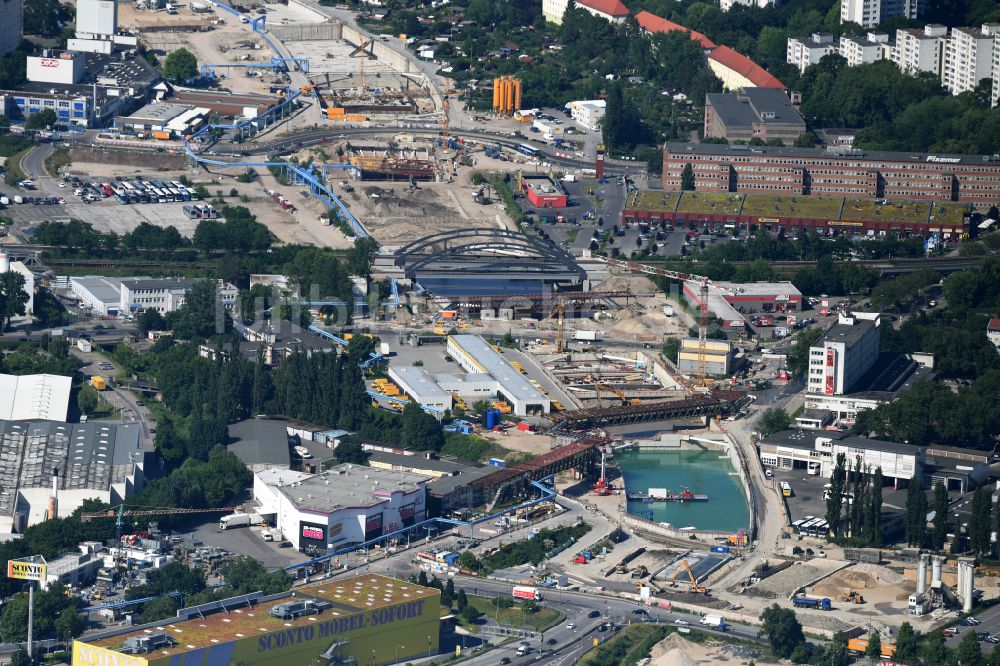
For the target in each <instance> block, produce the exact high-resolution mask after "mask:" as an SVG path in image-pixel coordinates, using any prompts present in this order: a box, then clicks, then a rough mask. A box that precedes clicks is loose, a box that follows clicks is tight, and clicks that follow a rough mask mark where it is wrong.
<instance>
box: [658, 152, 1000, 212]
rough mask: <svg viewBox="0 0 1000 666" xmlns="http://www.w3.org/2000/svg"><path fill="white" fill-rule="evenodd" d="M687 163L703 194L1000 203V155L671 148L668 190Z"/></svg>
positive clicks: (665, 160) (667, 162)
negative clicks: (754, 194) (739, 193)
mask: <svg viewBox="0 0 1000 666" xmlns="http://www.w3.org/2000/svg"><path fill="white" fill-rule="evenodd" d="M687 164H690V165H691V167H692V169H693V170H694V176H695V189H696V190H697V191H698V192H754V193H770V194H777V195H812V196H816V195H821V196H826V197H857V198H868V199H904V200H905V199H912V200H917V201H965V202H970V203H974V204H979V205H987V206H988V205H992V204H996V203H1000V157H997V156H995V155H939V154H926V153H896V152H886V151H860V150H842V151H826V150H821V149H814V148H775V147H772V146H745V145H722V144H705V143H703V144H690V143H668V144H666V145H665V146H664V148H663V189H664V190H668V191H677V190H680V189H681V173H682V171H683V170H684V167H685V165H687ZM797 217H799V216H797ZM801 217H804V216H801ZM933 220H934V218H933V217H931V218H930V220H927V221H928V222H933ZM931 226H934V225H933V224H932V225H931Z"/></svg>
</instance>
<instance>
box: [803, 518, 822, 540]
mask: <svg viewBox="0 0 1000 666" xmlns="http://www.w3.org/2000/svg"><path fill="white" fill-rule="evenodd" d="M821 522H823V519H822V518H813V519H812V520H810V521H809V522H807V523H805V524H803V525H802V526H801V527H799V534H801V535H803V536H810V535H811V534H812V530H813V528H814V527H816V526H817V525H819V524H820V523H821Z"/></svg>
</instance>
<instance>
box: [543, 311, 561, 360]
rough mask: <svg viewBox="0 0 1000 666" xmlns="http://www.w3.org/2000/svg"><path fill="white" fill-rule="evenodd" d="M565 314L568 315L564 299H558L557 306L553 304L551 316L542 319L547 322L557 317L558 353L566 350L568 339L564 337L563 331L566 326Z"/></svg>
mask: <svg viewBox="0 0 1000 666" xmlns="http://www.w3.org/2000/svg"><path fill="white" fill-rule="evenodd" d="M565 316H566V309H565V306H564V304H563V302H562V301H558V302H557V303H556V304H555V306H553V308H552V312H550V313H549V316H548V317H546V318H545V319H543V320H542V321H543V322H545V321H548V320H549V319H552V318H553V317H555V319H556V353H557V354H561V353H563V352H564V351H566V341H565V339H564V338H563V331H564V328H565V326H566V320H565Z"/></svg>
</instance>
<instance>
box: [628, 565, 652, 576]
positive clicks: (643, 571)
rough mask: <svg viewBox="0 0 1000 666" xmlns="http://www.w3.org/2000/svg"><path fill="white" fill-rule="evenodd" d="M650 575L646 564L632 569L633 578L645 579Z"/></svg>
mask: <svg viewBox="0 0 1000 666" xmlns="http://www.w3.org/2000/svg"><path fill="white" fill-rule="evenodd" d="M648 575H649V569H647V568H646V565H644V564H640V565H639V566H637V567H636V568H634V569H632V578H645V577H646V576H648Z"/></svg>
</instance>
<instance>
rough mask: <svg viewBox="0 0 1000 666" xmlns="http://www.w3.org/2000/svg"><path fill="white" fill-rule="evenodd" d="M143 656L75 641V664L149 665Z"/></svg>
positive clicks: (92, 665)
mask: <svg viewBox="0 0 1000 666" xmlns="http://www.w3.org/2000/svg"><path fill="white" fill-rule="evenodd" d="M148 664H149V662H148V661H146V659H144V658H142V657H134V656H132V655H130V654H122V653H121V652H116V651H115V650H108V649H107V648H102V647H97V646H96V645H90V644H88V643H84V642H82V641H73V666H148Z"/></svg>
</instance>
